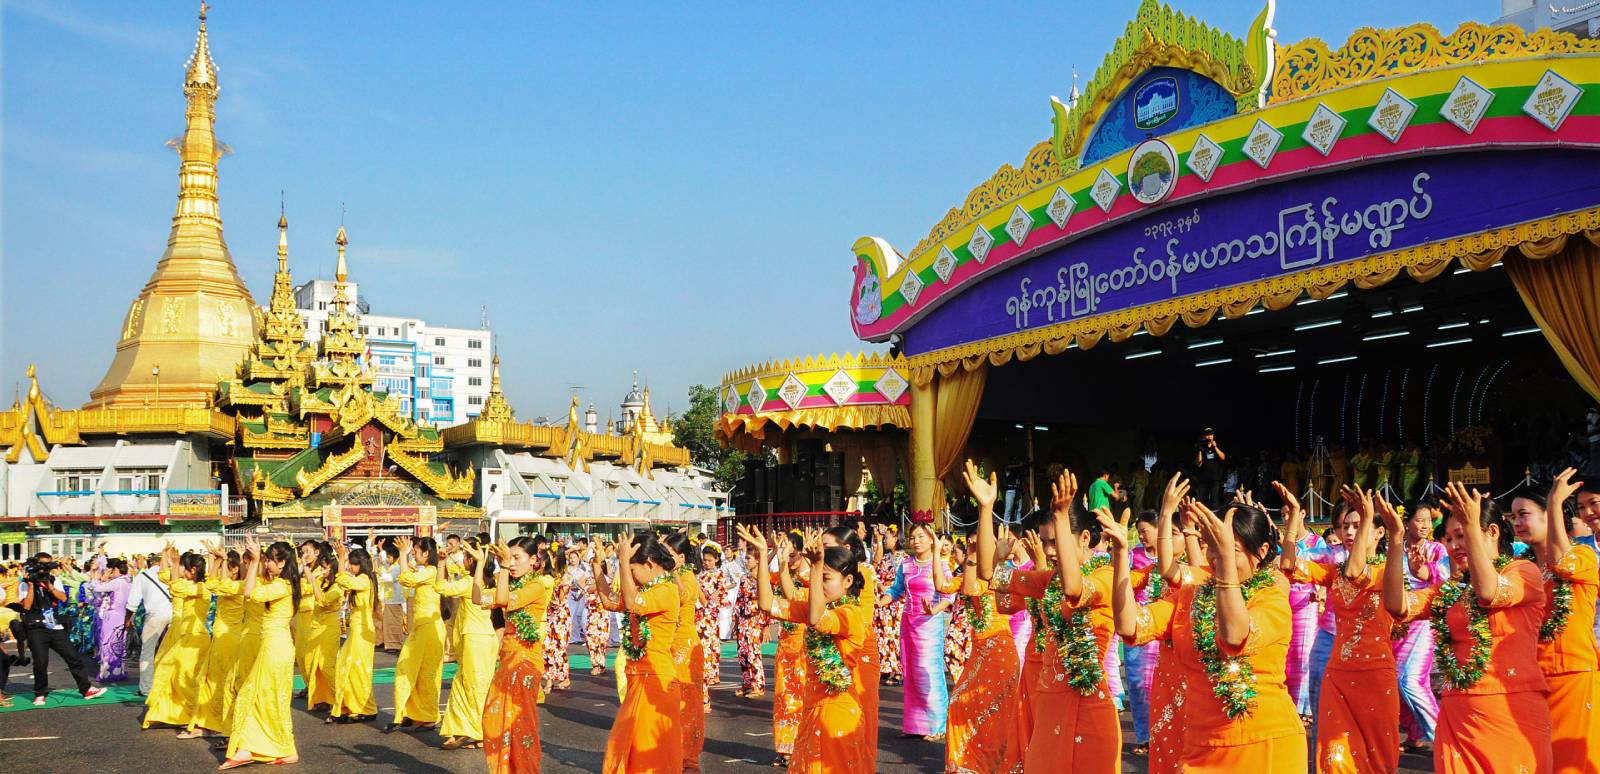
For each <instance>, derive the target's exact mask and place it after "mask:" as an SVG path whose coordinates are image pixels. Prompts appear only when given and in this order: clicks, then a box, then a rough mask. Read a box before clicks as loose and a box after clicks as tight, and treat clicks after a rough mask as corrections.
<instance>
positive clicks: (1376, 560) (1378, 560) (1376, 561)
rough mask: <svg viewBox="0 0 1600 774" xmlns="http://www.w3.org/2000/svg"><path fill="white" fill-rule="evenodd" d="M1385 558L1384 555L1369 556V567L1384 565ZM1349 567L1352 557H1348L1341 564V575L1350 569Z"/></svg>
mask: <svg viewBox="0 0 1600 774" xmlns="http://www.w3.org/2000/svg"><path fill="white" fill-rule="evenodd" d="M1384 558H1385V557H1384V555H1383V554H1368V555H1367V566H1368V567H1377V566H1378V565H1380V564H1383V562H1384ZM1349 565H1350V557H1348V556H1346V557H1345V558H1344V561H1342V562H1340V563H1339V574H1340V575H1343V574H1344V571H1345V568H1346V567H1348V566H1349Z"/></svg>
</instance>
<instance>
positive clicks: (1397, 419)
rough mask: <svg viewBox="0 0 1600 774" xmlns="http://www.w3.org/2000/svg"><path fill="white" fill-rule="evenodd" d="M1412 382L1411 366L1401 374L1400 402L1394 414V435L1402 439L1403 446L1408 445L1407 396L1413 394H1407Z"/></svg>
mask: <svg viewBox="0 0 1600 774" xmlns="http://www.w3.org/2000/svg"><path fill="white" fill-rule="evenodd" d="M1410 382H1411V366H1406V370H1404V371H1402V372H1401V373H1400V402H1399V403H1398V404H1397V405H1396V406H1395V413H1394V434H1395V436H1396V437H1397V438H1399V439H1400V445H1401V446H1405V444H1406V396H1407V395H1410V394H1411V393H1409V392H1406V385H1407V384H1409V383H1410Z"/></svg>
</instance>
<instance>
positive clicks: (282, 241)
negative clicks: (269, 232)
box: [278, 202, 289, 274]
mask: <svg viewBox="0 0 1600 774" xmlns="http://www.w3.org/2000/svg"><path fill="white" fill-rule="evenodd" d="M288 270H289V216H288V214H287V213H285V212H284V211H283V203H282V202H279V203H278V273H279V274H282V273H283V272H286V271H288Z"/></svg>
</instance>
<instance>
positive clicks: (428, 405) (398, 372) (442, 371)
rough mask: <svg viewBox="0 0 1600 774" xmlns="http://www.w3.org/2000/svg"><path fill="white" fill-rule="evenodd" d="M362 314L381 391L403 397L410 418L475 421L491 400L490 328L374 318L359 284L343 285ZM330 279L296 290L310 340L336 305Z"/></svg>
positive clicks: (429, 421) (444, 424) (317, 335)
mask: <svg viewBox="0 0 1600 774" xmlns="http://www.w3.org/2000/svg"><path fill="white" fill-rule="evenodd" d="M345 284H346V287H347V290H346V292H347V293H349V294H350V295H351V296H354V297H355V298H356V299H357V301H356V309H357V310H358V311H359V312H360V314H361V334H362V335H363V336H365V337H366V339H367V350H368V366H369V367H370V368H371V369H372V370H373V374H374V376H375V377H376V382H375V386H376V388H377V389H379V390H382V391H386V392H388V393H390V394H391V395H396V396H398V397H399V398H400V402H401V403H402V405H404V406H406V407H407V408H408V409H409V410H410V412H411V417H412V419H414V420H416V421H417V422H419V423H422V424H431V425H434V426H437V427H450V426H452V425H459V424H461V423H463V422H467V421H468V420H471V419H472V418H473V417H475V416H477V415H478V413H479V412H480V411H482V410H483V402H484V400H486V399H487V398H488V397H489V375H490V374H489V371H490V366H491V363H490V360H491V359H493V355H492V354H491V353H492V352H493V351H494V339H493V334H492V333H491V332H490V331H489V329H487V328H447V327H443V326H437V325H429V324H428V323H427V321H425V320H422V319H419V318H416V317H392V316H389V315H380V314H371V313H370V312H369V310H368V305H367V303H366V301H365V300H364V299H362V298H361V295H360V293H359V292H358V288H357V286H356V283H354V282H347V283H345ZM333 286H334V283H333V281H332V280H320V279H319V280H311V281H310V282H307V283H305V284H303V285H300V286H299V287H297V288H295V294H294V299H295V306H296V307H298V308H299V309H300V314H301V316H302V317H304V318H305V320H306V341H308V342H313V343H315V342H316V341H317V340H318V339H320V338H321V337H322V323H323V321H324V320H326V319H327V317H328V307H329V306H331V305H332V303H333Z"/></svg>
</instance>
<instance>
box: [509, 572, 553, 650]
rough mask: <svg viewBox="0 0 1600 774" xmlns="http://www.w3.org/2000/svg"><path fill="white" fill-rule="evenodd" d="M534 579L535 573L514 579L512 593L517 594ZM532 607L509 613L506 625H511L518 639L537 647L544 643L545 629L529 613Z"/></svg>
mask: <svg viewBox="0 0 1600 774" xmlns="http://www.w3.org/2000/svg"><path fill="white" fill-rule="evenodd" d="M532 577H533V573H531V572H530V573H528V574H526V575H523V576H522V577H520V578H512V579H511V592H512V593H513V594H515V593H516V592H517V591H518V590H519V589H521V588H522V587H523V586H524V585H527V583H528V579H529V578H532ZM531 607H533V606H532V605H527V606H524V607H519V608H517V609H516V610H512V611H510V612H507V613H506V623H509V624H511V629H512V631H514V632H516V635H517V639H519V640H522V641H523V642H525V643H528V644H529V645H536V644H539V643H540V642H543V641H544V627H542V626H540V625H539V622H538V621H535V620H533V613H531V612H529V608H531Z"/></svg>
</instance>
